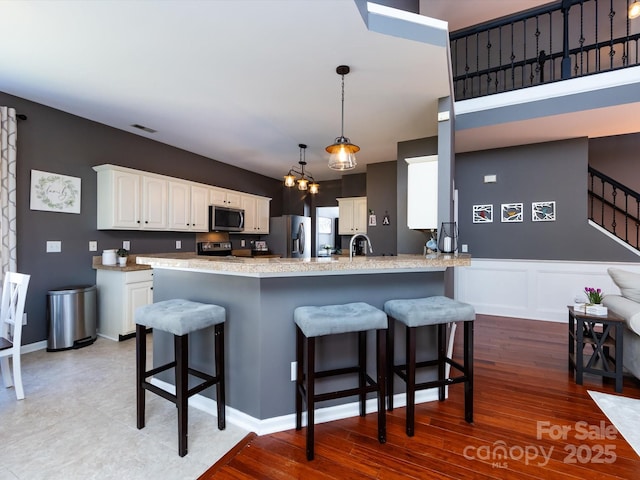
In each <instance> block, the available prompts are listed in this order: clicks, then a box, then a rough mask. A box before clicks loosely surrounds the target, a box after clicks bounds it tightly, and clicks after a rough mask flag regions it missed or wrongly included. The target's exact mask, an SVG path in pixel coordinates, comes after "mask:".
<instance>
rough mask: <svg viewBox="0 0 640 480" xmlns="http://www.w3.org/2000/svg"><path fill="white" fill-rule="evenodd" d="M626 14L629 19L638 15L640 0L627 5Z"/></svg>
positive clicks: (639, 13) (639, 15)
mask: <svg viewBox="0 0 640 480" xmlns="http://www.w3.org/2000/svg"><path fill="white" fill-rule="evenodd" d="M628 15H629V18H630V19H631V20H633V19H634V18H638V17H640V1H636V2H633V3H632V4H631V5H629V12H628Z"/></svg>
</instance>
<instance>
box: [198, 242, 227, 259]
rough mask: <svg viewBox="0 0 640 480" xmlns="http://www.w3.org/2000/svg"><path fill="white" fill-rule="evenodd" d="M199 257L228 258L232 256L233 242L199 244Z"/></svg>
mask: <svg viewBox="0 0 640 480" xmlns="http://www.w3.org/2000/svg"><path fill="white" fill-rule="evenodd" d="M197 253H198V255H210V256H217V257H226V256H230V255H231V242H198V252H197Z"/></svg>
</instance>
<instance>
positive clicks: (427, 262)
mask: <svg viewBox="0 0 640 480" xmlns="http://www.w3.org/2000/svg"><path fill="white" fill-rule="evenodd" d="M136 261H137V263H138V264H142V265H148V266H151V267H153V268H169V269H175V270H190V271H199V272H208V273H215V274H223V275H239V276H251V277H278V276H296V275H299V276H307V275H349V274H352V275H353V274H369V273H401V272H429V271H443V270H445V269H446V268H448V267H465V266H470V265H471V255H469V254H458V255H453V254H431V255H427V256H426V257H425V256H424V255H398V256H385V257H367V256H358V257H354V258H353V260H350V259H349V257H346V256H336V255H334V256H331V257H318V258H310V259H301V258H260V257H257V258H247V257H236V258H231V257H203V256H198V255H196V254H193V253H163V254H148V255H145V254H139V255H137V258H136Z"/></svg>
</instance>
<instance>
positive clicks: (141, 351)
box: [136, 324, 147, 429]
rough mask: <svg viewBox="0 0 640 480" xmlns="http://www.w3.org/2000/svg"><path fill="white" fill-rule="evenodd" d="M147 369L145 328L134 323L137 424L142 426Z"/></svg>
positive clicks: (139, 427)
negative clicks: (143, 384)
mask: <svg viewBox="0 0 640 480" xmlns="http://www.w3.org/2000/svg"><path fill="white" fill-rule="evenodd" d="M146 370H147V330H146V327H145V326H144V325H137V324H136V405H137V426H138V429H141V428H144V413H145V395H144V393H145V392H144V388H143V386H142V383H143V382H144V381H145V376H144V375H145V373H146Z"/></svg>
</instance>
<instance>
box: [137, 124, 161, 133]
mask: <svg viewBox="0 0 640 480" xmlns="http://www.w3.org/2000/svg"><path fill="white" fill-rule="evenodd" d="M131 126H132V127H133V128H137V129H139V130H144V131H145V132H147V133H156V132H157V130H154V129H153V128H149V127H145V126H144V125H139V124H137V123H134V124H132V125H131Z"/></svg>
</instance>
